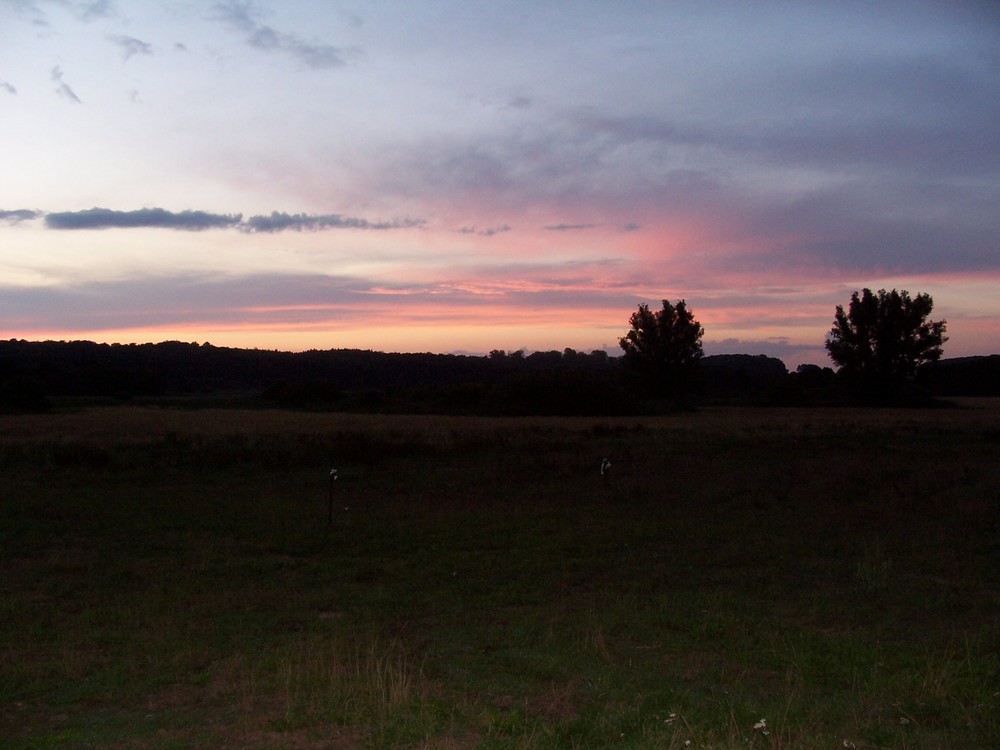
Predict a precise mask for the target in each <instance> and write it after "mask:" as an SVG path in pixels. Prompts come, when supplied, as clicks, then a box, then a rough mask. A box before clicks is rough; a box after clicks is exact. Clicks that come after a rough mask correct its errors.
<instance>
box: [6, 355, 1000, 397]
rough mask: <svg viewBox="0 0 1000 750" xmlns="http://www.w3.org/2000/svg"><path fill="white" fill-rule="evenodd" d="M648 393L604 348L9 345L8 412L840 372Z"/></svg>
mask: <svg viewBox="0 0 1000 750" xmlns="http://www.w3.org/2000/svg"><path fill="white" fill-rule="evenodd" d="M998 374H1000V356H998V355H993V356H990V357H969V358H962V359H956V360H942V361H940V362H938V363H934V364H933V365H930V366H927V367H925V368H923V369H922V370H921V372H920V373H919V375H918V378H917V383H916V384H915V388H918V389H920V390H921V392H922V393H926V394H929V395H932V396H960V395H974V396H986V395H1000V387H998V384H1000V378H998V377H997V376H998ZM676 395H677V394H671V393H670V392H669V388H667V389H665V391H664V392H661V393H651V392H650V391H649V389H648V388H644V387H641V384H640V383H639V382H638V381H637V380H636V375H635V373H633V372H631V371H630V370H629V369H628V368H626V367H625V366H624V365H623V362H622V360H621V358H618V357H611V356H609V355H608V354H607V352H604V351H601V350H598V351H593V352H590V353H584V352H577V351H574V350H573V349H565V350H563V351H561V352H560V351H548V352H534V353H532V354H525V353H523V352H521V351H516V352H511V353H507V352H504V351H499V350H495V351H493V352H491V353H490V354H489V355H488V356H468V355H458V354H393V353H384V352H377V351H366V350H357V349H332V350H323V351H319V350H311V351H306V352H279V351H270V350H260V349H234V348H226V347H216V346H212V345H210V344H194V343H183V342H178V341H167V342H162V343H158V344H97V343H93V342H89V341H71V342H62V341H45V342H29V341H23V340H10V341H0V411H3V412H7V413H10V412H38V411H44V410H46V409H48V408H50V407H51V406H53V405H61V404H72V403H80V402H94V401H108V402H111V401H130V400H131V401H135V400H141V401H143V402H147V403H162V404H172V405H178V404H187V405H191V406H202V405H240V406H280V407H292V408H303V409H327V410H342V411H366V412H406V413H443V414H487V415H522V414H523V415H546V414H548V415H627V414H639V413H649V412H651V411H657V410H666V409H673V408H677V407H678V404H684V405H688V404H695V403H740V404H823V403H836V402H837V401H838V399H839V397H840V393H839V385H838V380H837V377H836V375H835V373H834V372H833V370H832V369H830V368H826V367H819V366H816V365H804V366H802V367H799V368H798V369H797V370H796V371H795V372H791V373H790V372H788V370H787V369H786V368H785V365H784V363H783V362H781V360H778V359H775V358H773V357H767V356H765V355H755V356H752V355H745V354H729V355H718V356H708V357H704V358H702V360H701V361H700V363H699V367H698V369H697V377H696V379H695V382H694V385H693V388H692V389H691V392H690V393H686V394H684V399H680V400H679V399H678V398H676V397H675V396H676Z"/></svg>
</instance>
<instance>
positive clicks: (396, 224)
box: [240, 211, 425, 232]
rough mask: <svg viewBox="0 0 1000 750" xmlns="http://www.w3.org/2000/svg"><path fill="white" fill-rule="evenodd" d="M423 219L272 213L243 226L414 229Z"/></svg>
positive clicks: (251, 228) (251, 229)
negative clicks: (380, 218)
mask: <svg viewBox="0 0 1000 750" xmlns="http://www.w3.org/2000/svg"><path fill="white" fill-rule="evenodd" d="M424 223H425V222H424V221H423V219H395V220H393V221H369V220H368V219H361V218H357V217H353V216H341V215H340V214H287V213H283V212H279V211H272V212H271V214H270V216H263V215H259V216H251V217H250V218H249V219H247V220H246V222H244V223H243V224H242V225H241V227H240V228H241V229H244V230H245V231H248V232H284V231H287V230H292V231H296V232H301V231H316V230H320V229H413V228H416V227H421V226H423V225H424Z"/></svg>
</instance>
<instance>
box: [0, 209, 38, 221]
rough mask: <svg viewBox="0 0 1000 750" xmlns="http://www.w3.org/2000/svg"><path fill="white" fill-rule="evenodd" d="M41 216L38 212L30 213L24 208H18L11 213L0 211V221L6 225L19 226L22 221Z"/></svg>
mask: <svg viewBox="0 0 1000 750" xmlns="http://www.w3.org/2000/svg"><path fill="white" fill-rule="evenodd" d="M39 216H41V214H40V213H39V212H38V211H31V210H30V209H26V208H19V209H15V210H13V211H3V210H0V221H3V222H6V223H8V224H20V223H21V222H22V221H31V220H32V219H37V218H38V217H39Z"/></svg>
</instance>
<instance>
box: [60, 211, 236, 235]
mask: <svg viewBox="0 0 1000 750" xmlns="http://www.w3.org/2000/svg"><path fill="white" fill-rule="evenodd" d="M242 219H243V215H242V214H212V213H208V212H206V211H181V212H179V213H175V212H173V211H167V210H165V209H162V208H141V209H139V210H137V211H113V210H111V209H109V208H91V209H87V210H86V211H63V212H58V213H50V214H47V215H46V216H45V226H47V227H48V228H49V229H111V228H127V229H133V228H140V227H160V228H165V229H187V230H192V231H198V230H202V229H223V228H226V227H235V226H238V225H239V224H240V222H241V220H242Z"/></svg>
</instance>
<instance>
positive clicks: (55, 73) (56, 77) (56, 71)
mask: <svg viewBox="0 0 1000 750" xmlns="http://www.w3.org/2000/svg"><path fill="white" fill-rule="evenodd" d="M51 77H52V80H53V81H55V83H56V93H57V94H59V96H65V97H66V98H67V99H69V100H70V101H71V102H74V103H76V104H83V102H82V101H80V97H78V96H77V95H76V92H75V91H73V89H72V88H70V86H69V84H68V83H66V82H65V81H64V80H63V72H62V68H61V67H60V66H58V65H56V66H55V67H54V68H53V69H52V74H51Z"/></svg>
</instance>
